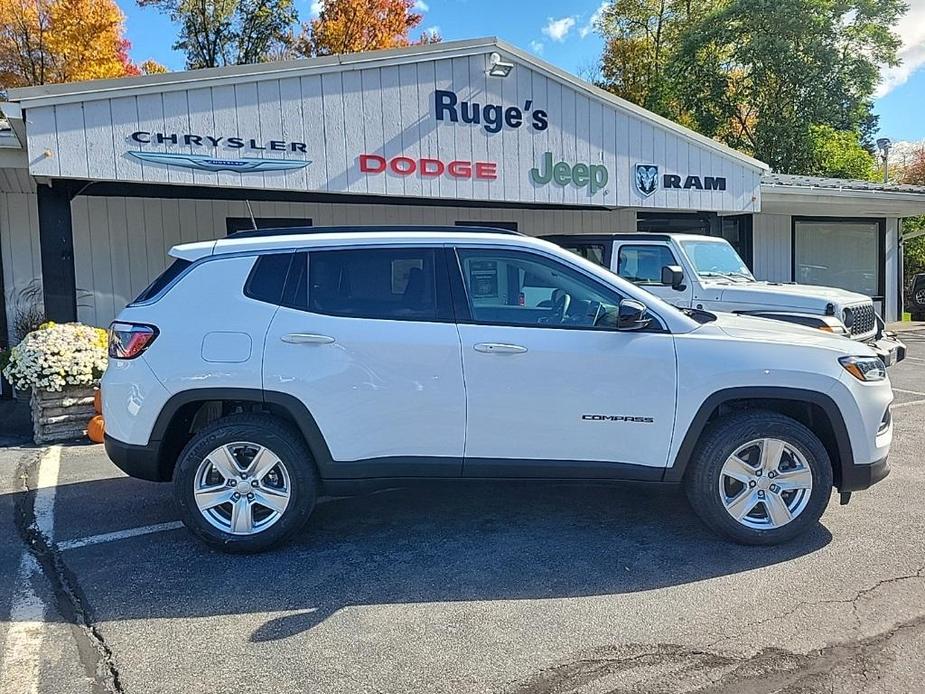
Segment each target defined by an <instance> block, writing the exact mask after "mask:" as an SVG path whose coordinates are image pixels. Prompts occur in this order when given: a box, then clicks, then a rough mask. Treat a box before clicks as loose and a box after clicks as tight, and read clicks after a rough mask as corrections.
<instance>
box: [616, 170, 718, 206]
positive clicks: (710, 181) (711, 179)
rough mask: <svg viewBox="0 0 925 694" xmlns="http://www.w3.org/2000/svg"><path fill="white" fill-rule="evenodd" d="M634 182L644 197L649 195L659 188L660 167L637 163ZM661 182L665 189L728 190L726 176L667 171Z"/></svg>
mask: <svg viewBox="0 0 925 694" xmlns="http://www.w3.org/2000/svg"><path fill="white" fill-rule="evenodd" d="M633 183H634V184H635V186H636V191H637V192H638V193H639V194H640V195H641V196H642V197H644V198H647V197H649V196H650V195H652V194H653V193H655V191H656V190H658V184H659V176H658V167H657V166H655V165H654V164H636V165H635V166H634V167H633ZM661 184H662V188H664V189H665V190H726V177H725V176H703V177H701V176H697V175H694V174H691V175H687V176H681V175H679V174H668V173H666V174H664V175H662V177H661Z"/></svg>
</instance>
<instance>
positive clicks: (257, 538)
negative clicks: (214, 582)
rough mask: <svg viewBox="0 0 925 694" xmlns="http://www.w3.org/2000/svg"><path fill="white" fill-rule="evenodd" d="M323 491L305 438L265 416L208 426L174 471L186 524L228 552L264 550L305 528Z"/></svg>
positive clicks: (230, 419)
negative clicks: (316, 500)
mask: <svg viewBox="0 0 925 694" xmlns="http://www.w3.org/2000/svg"><path fill="white" fill-rule="evenodd" d="M317 488H318V482H317V476H316V473H315V467H314V463H313V461H312V457H311V453H310V452H309V451H308V448H307V446H306V445H305V442H304V440H303V439H302V437H301V436H300V435H299V433H298V432H297V431H296V430H295V429H294V428H292V427H291V426H290V425H289V424H287V423H286V422H283V421H280V420H278V419H276V418H275V417H272V416H269V415H264V414H238V415H232V416H230V417H225V418H223V419H220V420H218V421H216V422H213V423H212V424H210V425H209V426H207V427H205V428H203V429H202V430H201V431H199V432H198V433H197V434H196V435H195V436H194V437H193V439H192V440H191V441H190V442H189V443H188V444H187V445H186V447H185V448H184V449H183V452H182V453H181V454H180V458H179V460H178V461H177V467H176V470H175V471H174V494H175V497H176V500H177V505H178V506H179V509H180V514H181V516H182V520H183V523H184V524H185V525H186V526H187V528H189V530H190V531H191V532H192V533H193V534H194V535H196V537H198V538H199V539H200V540H202V541H203V542H205V543H207V544H209V545H211V546H213V547H216V548H218V549H221V550H223V551H226V552H259V551H262V550H265V549H268V548H269V547H271V546H273V545H275V544H277V543H278V542H281V541H282V540H284V539H285V538H286V537H288V536H289V535H291V534H292V533H294V532H296V531H298V530H299V529H300V528H302V527H303V526H304V525H305V522H306V521H307V520H308V517H309V516H310V515H311V512H312V509H313V508H314V506H315V497H316V494H317Z"/></svg>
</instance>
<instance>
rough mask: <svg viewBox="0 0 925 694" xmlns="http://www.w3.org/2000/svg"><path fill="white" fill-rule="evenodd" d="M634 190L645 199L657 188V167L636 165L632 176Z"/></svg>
mask: <svg viewBox="0 0 925 694" xmlns="http://www.w3.org/2000/svg"><path fill="white" fill-rule="evenodd" d="M633 181H634V182H635V184H636V190H637V191H639V194H640V195H641V196H642V197H644V198H647V197H649V196H650V195H652V193H654V192H655V190H656V188H658V167H657V166H654V165H652V164H636V168H635V171H634V175H633Z"/></svg>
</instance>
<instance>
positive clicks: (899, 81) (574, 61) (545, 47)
mask: <svg viewBox="0 0 925 694" xmlns="http://www.w3.org/2000/svg"><path fill="white" fill-rule="evenodd" d="M117 1H118V3H119V5H120V6H121V7H122V10H123V12H125V14H126V25H127V26H126V28H127V32H126V33H127V35H128V39H129V40H130V41H131V42H132V51H131V54H132V58H133V59H134V60H135V61H136V62H141V61H143V60H145V59H147V58H154V59H155V60H157V61H158V62H161V63H163V64H164V65H166V66H167V67H168V68H170V69H171V70H182V69H183V56H182V54H180V53H177V52H175V51H172V50H171V48H170V46H171V45H172V44H173V42H174V41H175V39H176V29H175V28H174V27H173V26H172V25H171V23H170V21H169V20H168V19H167V18H166V17H165V16H164V15H162V14H160V13H158V12H157V11H156V10H154V9H153V8H141V7H138V5H137V4H136V3H135V2H134V1H133V0H117ZM907 1H908V2H909V4H910V11H909V13H908V15H907V16H906V17H905V18H904V20H903V21H902V23H901V24H900V26H899V33H900V36H901V38H902V39H903V41H904V47H903V50H902V56H903V59H904V64H903V66H902V67H900V68H897V69H895V70H891V71H890V72H889V73H888V74H887V75H885V79H884V84H883V85H882V86H881V92H882V96H880V98H879V99H878V100H877V104H876V112H877V113H878V114H879V115H880V130H881V135H885V136H888V137H890V138H892V139H893V140H894V141H898V140H915V141H918V140H925V118H922V115H921V112H922V110H923V108H925V0H907ZM296 3H297V7H298V10H299V16H300V17H301V18H302V19H303V20H307V19H308V18H309V17H310V16H311V13H312V3H311V2H310V0H296ZM418 4H419V6H420V7H419V11H421V12H422V13H423V14H424V23H423V24H422V27H424V28H425V29H430V28H437V29H438V31H439V33H440V34H441V35H442V36H443V38H444V39H445V40H451V39H463V38H473V37H478V36H498V37H500V38H502V39H505V40H506V41H508V42H510V43H513V44H515V45H517V46H520V47H521V48H525V49H528V50H532V51H534V52H535V53H537V54H538V55H540V56H541V57H542V58H544V59H546V60H548V61H550V62H551V63H554V64H555V65H558V66H559V67H561V68H563V69H565V70H569V71H571V72H581V71H582V70H585V69H587V68H589V67H591V66H593V65H594V63H595V62H596V60H597V58H598V56H600V53H601V39H600V37H598V36H597V35H596V34H595V33H594V32H593V31H591V23H592V20H593V16H594V14H595V12H596V11H597V10H598V8H599V6H600V4H601V0H573V1H572V2H568V3H562V2H553V0H533V1H532V2H529V3H528V2H504V1H503V0H418Z"/></svg>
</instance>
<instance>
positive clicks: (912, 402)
mask: <svg viewBox="0 0 925 694" xmlns="http://www.w3.org/2000/svg"><path fill="white" fill-rule="evenodd" d="M914 405H925V400H909V401H907V402H897V403H894V404H893V405H891V406H890V409H892V410H901V409H902V408H903V407H912V406H914Z"/></svg>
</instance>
